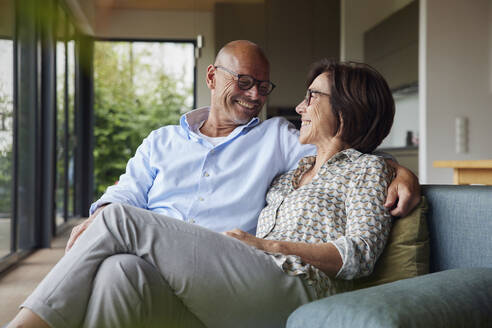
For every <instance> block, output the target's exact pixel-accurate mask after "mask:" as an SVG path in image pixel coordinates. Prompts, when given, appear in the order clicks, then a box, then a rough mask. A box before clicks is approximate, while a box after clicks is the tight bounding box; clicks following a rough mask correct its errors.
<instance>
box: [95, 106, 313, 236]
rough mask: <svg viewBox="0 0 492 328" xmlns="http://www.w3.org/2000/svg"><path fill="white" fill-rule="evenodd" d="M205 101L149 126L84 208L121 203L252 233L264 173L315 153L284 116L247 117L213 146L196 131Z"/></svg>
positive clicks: (265, 184) (267, 176) (271, 174)
mask: <svg viewBox="0 0 492 328" xmlns="http://www.w3.org/2000/svg"><path fill="white" fill-rule="evenodd" d="M208 113H209V108H207V107H205V108H200V109H196V110H194V111H191V112H189V113H187V114H185V115H183V116H182V117H181V120H180V125H170V126H164V127H162V128H160V129H157V130H155V131H152V132H151V133H150V135H149V136H148V137H147V138H145V139H144V141H143V143H142V144H141V145H140V146H139V147H138V149H137V151H136V153H135V156H134V157H133V158H131V159H130V160H129V161H128V164H127V166H126V172H125V173H124V174H123V175H121V177H120V180H119V182H118V184H116V185H114V186H110V187H109V188H108V189H107V190H106V192H105V193H104V195H103V196H102V197H101V198H100V199H99V200H98V201H97V202H95V203H93V204H92V206H91V208H90V213H91V214H92V213H93V212H94V211H95V210H96V209H97V207H99V206H100V205H102V204H104V203H126V204H130V205H133V206H137V207H140V208H144V209H148V210H151V211H155V212H157V213H161V214H164V215H167V216H170V217H173V218H176V219H181V220H184V221H187V222H190V223H195V224H199V225H201V226H204V227H206V228H209V229H211V230H214V231H219V232H220V231H227V230H231V229H234V228H239V229H242V230H245V231H248V232H250V233H255V230H256V224H257V219H258V215H259V213H260V211H261V210H262V209H263V207H264V206H265V204H266V203H265V195H266V192H267V190H268V188H269V186H270V183H271V182H272V180H273V179H274V178H275V177H276V176H277V175H279V174H281V173H284V172H286V171H289V170H292V169H294V168H295V167H296V166H297V162H298V161H299V160H300V159H301V158H302V157H304V156H307V155H312V154H314V153H315V148H314V147H313V146H307V145H301V144H300V143H299V140H298V135H299V132H298V131H297V130H296V129H295V128H294V126H293V125H292V124H290V123H289V122H288V121H287V120H285V119H284V118H279V117H276V118H272V119H269V120H266V121H264V122H260V121H259V119H258V118H253V119H251V120H250V121H249V122H248V123H247V124H245V125H241V126H238V127H237V128H236V129H235V130H234V131H233V132H232V133H231V134H230V135H229V136H228V137H227V138H225V139H224V140H223V141H222V142H221V143H219V144H218V145H216V146H213V145H212V144H211V143H209V142H208V141H207V140H205V139H204V138H202V137H200V136H199V135H198V134H197V133H196V132H194V131H197V130H198V127H199V126H200V125H201V124H202V123H203V122H204V121H205V120H206V119H207V117H208Z"/></svg>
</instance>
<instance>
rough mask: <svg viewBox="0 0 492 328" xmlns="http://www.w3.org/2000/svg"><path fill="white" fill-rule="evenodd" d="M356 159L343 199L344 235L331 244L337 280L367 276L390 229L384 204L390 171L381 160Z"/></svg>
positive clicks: (390, 176)
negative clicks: (337, 266) (339, 263)
mask: <svg viewBox="0 0 492 328" xmlns="http://www.w3.org/2000/svg"><path fill="white" fill-rule="evenodd" d="M360 159H361V161H358V162H357V163H356V165H355V168H354V170H355V177H354V178H353V179H351V181H350V187H349V189H348V190H347V195H346V199H345V212H346V215H347V217H346V220H347V222H346V229H345V235H344V236H342V237H341V238H338V239H337V240H335V241H334V242H333V243H334V245H335V246H336V248H337V249H338V251H339V252H340V255H341V257H342V260H343V265H342V267H341V269H340V270H339V272H338V273H337V276H336V277H337V278H341V279H354V278H358V277H363V276H367V275H369V274H371V273H372V271H373V269H374V264H375V263H376V260H377V259H378V257H379V255H381V253H382V252H383V249H384V246H385V245H386V241H387V239H388V236H389V232H390V229H391V215H390V213H389V210H388V209H386V208H385V207H384V202H385V200H386V195H387V189H388V186H389V184H390V182H391V180H392V178H393V170H392V168H391V167H390V166H389V165H388V164H386V162H385V160H384V159H382V158H378V157H376V156H372V155H365V156H362V157H361V158H360Z"/></svg>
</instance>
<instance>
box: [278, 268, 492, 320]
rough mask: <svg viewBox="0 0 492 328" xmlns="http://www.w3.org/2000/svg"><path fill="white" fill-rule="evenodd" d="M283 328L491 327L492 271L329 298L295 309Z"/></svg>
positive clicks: (441, 275) (446, 274) (442, 275)
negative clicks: (285, 327)
mask: <svg viewBox="0 0 492 328" xmlns="http://www.w3.org/2000/svg"><path fill="white" fill-rule="evenodd" d="M287 327H288V328H301V327H303V328H304V327H310V328H317V327H323V328H327V327H368V328H370V327H378V328H381V327H446V328H449V327H492V268H467V269H453V270H446V271H441V272H436V273H432V274H428V275H424V276H420V277H415V278H411V279H405V280H400V281H396V282H393V283H389V284H384V285H380V286H376V287H371V288H366V289H361V290H357V291H352V292H348V293H343V294H338V295H334V296H330V297H327V298H324V299H321V300H318V301H315V302H312V303H309V304H305V305H303V306H301V307H300V308H298V309H297V310H296V311H294V313H292V314H291V315H290V317H289V320H288V322H287Z"/></svg>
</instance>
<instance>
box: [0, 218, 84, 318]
mask: <svg viewBox="0 0 492 328" xmlns="http://www.w3.org/2000/svg"><path fill="white" fill-rule="evenodd" d="M78 222H79V221H78V220H77V221H75V220H74V222H73V223H72V225H75V224H76V223H78ZM70 231H71V228H70V227H67V228H66V229H64V231H63V232H62V233H61V234H60V235H59V236H57V237H56V238H55V239H54V240H53V242H52V247H51V248H45V249H40V250H38V251H36V252H34V253H33V254H31V255H29V256H28V257H26V258H25V259H24V260H22V261H21V262H20V263H19V264H17V265H16V266H15V267H13V268H12V269H10V270H9V271H7V272H6V273H3V274H2V275H1V276H0V304H1V306H0V327H2V326H3V325H4V324H6V323H7V322H9V321H10V320H12V318H13V317H14V316H15V314H16V313H17V311H18V307H19V305H20V304H21V303H22V302H23V301H24V300H25V299H26V298H27V296H29V294H30V293H31V292H32V291H33V290H34V288H36V286H37V285H38V284H39V283H40V282H41V280H42V279H43V278H44V276H45V275H46V274H47V273H48V272H49V271H50V270H51V268H52V267H53V266H54V265H55V264H56V262H58V260H59V259H60V258H61V257H62V256H63V254H64V253H65V244H66V242H67V240H68V236H69V235H70Z"/></svg>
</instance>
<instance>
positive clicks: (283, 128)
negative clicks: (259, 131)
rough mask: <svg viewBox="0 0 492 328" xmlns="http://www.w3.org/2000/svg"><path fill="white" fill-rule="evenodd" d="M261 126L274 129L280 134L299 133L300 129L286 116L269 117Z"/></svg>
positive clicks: (269, 129)
mask: <svg viewBox="0 0 492 328" xmlns="http://www.w3.org/2000/svg"><path fill="white" fill-rule="evenodd" d="M260 126H261V127H262V128H263V129H265V130H267V131H272V132H276V133H279V134H293V135H297V134H298V130H297V129H296V127H295V126H294V124H292V123H291V122H289V121H288V120H287V119H286V118H285V117H281V116H275V117H272V118H269V119H267V120H265V121H263V122H262V123H261V124H260Z"/></svg>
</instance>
